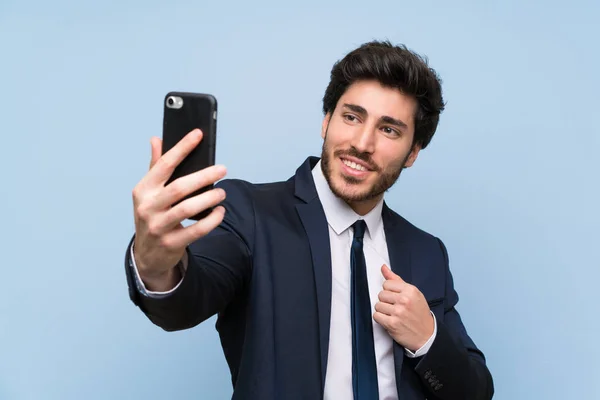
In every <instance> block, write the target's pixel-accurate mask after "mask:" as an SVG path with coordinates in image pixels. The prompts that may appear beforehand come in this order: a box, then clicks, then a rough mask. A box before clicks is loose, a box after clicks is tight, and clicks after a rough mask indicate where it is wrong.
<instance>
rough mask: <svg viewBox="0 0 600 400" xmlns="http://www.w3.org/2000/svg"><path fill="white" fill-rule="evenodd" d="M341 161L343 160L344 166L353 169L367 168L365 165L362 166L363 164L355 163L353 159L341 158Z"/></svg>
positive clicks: (361, 169) (363, 169)
mask: <svg viewBox="0 0 600 400" xmlns="http://www.w3.org/2000/svg"><path fill="white" fill-rule="evenodd" d="M342 162H343V163H344V164H345V165H346V166H348V167H350V168H352V169H355V170H357V171H367V169H366V168H365V167H363V166H362V165H360V164H357V163H355V162H354V161H348V160H342Z"/></svg>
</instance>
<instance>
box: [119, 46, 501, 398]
mask: <svg viewBox="0 0 600 400" xmlns="http://www.w3.org/2000/svg"><path fill="white" fill-rule="evenodd" d="M443 108H444V103H443V99H442V91H441V85H440V81H439V79H438V77H437V75H436V74H435V72H434V71H433V70H432V69H430V68H429V67H428V65H427V64H426V63H425V62H424V61H423V59H422V58H420V57H419V56H418V55H416V54H415V53H413V52H411V51H409V50H408V49H406V48H405V47H404V46H394V45H392V44H391V43H389V42H376V41H375V42H370V43H365V44H364V45H362V46H360V47H358V48H357V49H355V50H353V51H352V52H350V53H349V54H348V55H346V56H345V57H344V58H343V59H342V60H340V61H339V62H337V63H336V64H335V65H334V67H333V69H332V71H331V81H330V83H329V85H328V87H327V89H326V91H325V95H324V97H323V111H324V114H325V116H324V119H323V123H322V127H321V136H322V138H323V149H322V153H321V157H320V158H317V157H308V158H307V159H306V161H305V162H304V163H303V164H302V165H301V166H300V167H299V168H298V169H297V171H296V173H295V174H294V175H293V176H292V177H291V178H290V179H289V180H287V181H283V182H274V183H268V184H252V183H249V182H246V181H243V180H233V179H222V178H224V177H225V168H224V167H223V166H213V167H209V168H207V169H204V170H202V171H198V172H196V173H193V174H190V175H188V176H185V177H182V178H180V179H178V180H176V181H174V182H172V183H170V184H168V185H165V182H166V181H167V179H168V178H169V176H170V175H171V173H172V172H173V169H174V168H175V166H176V165H178V163H180V162H181V161H182V160H183V158H184V157H185V156H186V155H187V154H188V153H189V152H190V151H191V150H192V149H193V148H194V147H195V146H196V145H197V144H198V143H199V142H200V141H201V139H202V133H201V132H199V131H193V132H191V133H190V134H189V135H187V136H186V137H185V138H184V139H183V140H182V141H181V142H180V143H179V144H178V145H177V146H175V147H174V148H173V149H171V150H170V151H168V152H167V153H165V154H164V155H161V147H160V146H161V144H160V140H159V139H158V138H153V139H152V160H151V167H150V170H149V172H148V174H147V175H146V176H144V177H143V178H142V180H141V181H140V182H139V183H138V184H137V185H136V187H135V188H134V190H133V201H134V218H135V235H134V236H133V238H132V239H131V242H130V244H129V246H128V247H127V251H126V259H125V270H126V276H127V280H128V285H129V295H130V298H131V300H132V301H133V302H134V303H135V304H136V305H138V306H139V307H140V309H141V310H142V311H143V312H144V313H145V314H146V315H147V316H148V318H149V319H150V320H151V321H152V322H153V323H154V324H156V325H158V326H159V327H161V328H163V329H165V330H167V331H175V330H182V329H188V328H191V327H193V326H195V325H197V324H199V323H201V322H203V321H205V320H206V319H208V318H209V317H211V316H213V315H215V314H217V315H218V319H217V326H216V327H217V330H218V333H219V335H220V339H221V343H222V347H223V351H224V355H225V357H226V360H227V363H228V365H229V368H230V371H231V377H232V383H233V387H234V392H233V398H234V399H260V400H270V399H335V400H346V399H348V400H350V399H360V400H367V399H388V400H389V399H400V400H416V399H425V398H428V399H441V400H450V399H452V400H455V399H456V400H459V399H460V400H487V399H491V398H492V395H493V392H494V388H493V381H492V377H491V374H490V372H489V370H488V368H487V366H486V360H485V358H484V355H483V353H482V351H481V350H479V349H478V347H477V346H476V345H475V343H474V342H473V340H472V339H471V338H470V337H469V335H468V333H467V330H466V328H465V326H464V325H463V323H462V322H461V318H460V316H459V314H458V312H457V310H456V308H455V306H456V304H457V302H458V295H457V293H456V291H455V289H454V285H453V279H452V274H451V272H450V269H449V262H448V253H447V251H446V248H445V246H444V244H443V242H442V241H441V240H440V239H439V238H437V237H435V236H434V235H431V234H429V233H426V232H424V231H422V230H420V229H419V228H417V227H415V226H414V225H412V224H411V223H410V222H408V221H407V220H406V219H404V218H403V217H401V216H400V215H399V214H397V213H396V212H394V211H392V209H390V208H389V206H388V205H387V204H386V203H385V201H384V193H385V191H386V190H387V189H389V188H390V187H391V186H392V185H393V184H394V183H395V182H396V180H397V179H398V177H399V176H400V173H401V172H402V171H403V170H404V169H406V168H409V167H411V166H412V165H413V164H414V163H415V160H416V159H417V156H418V154H419V152H420V151H421V150H423V149H424V148H425V147H426V146H427V145H428V144H429V142H430V141H431V139H432V137H433V135H434V133H435V130H436V127H437V124H438V120H439V115H440V113H441V112H442V110H443ZM214 182H218V183H216V187H215V188H214V189H213V190H210V191H208V192H206V193H204V194H201V195H198V196H196V197H193V198H190V199H188V200H185V201H183V202H181V203H179V204H177V205H176V206H174V207H172V204H175V203H177V201H178V200H179V199H181V198H183V197H184V196H186V195H187V194H189V193H192V192H193V191H195V190H196V189H198V188H200V187H204V186H206V185H208V184H211V183H214ZM213 206H214V209H213V211H212V212H211V213H210V215H209V216H207V217H206V218H204V219H202V220H200V221H198V222H196V223H194V224H192V225H190V226H187V227H183V225H182V224H181V221H183V220H184V219H186V218H189V217H190V216H193V215H196V214H197V213H198V212H200V211H202V210H205V209H207V208H208V207H213Z"/></svg>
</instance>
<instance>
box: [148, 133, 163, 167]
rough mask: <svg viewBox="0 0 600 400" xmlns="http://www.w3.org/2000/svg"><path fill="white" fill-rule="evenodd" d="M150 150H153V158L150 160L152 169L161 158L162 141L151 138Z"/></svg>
mask: <svg viewBox="0 0 600 400" xmlns="http://www.w3.org/2000/svg"><path fill="white" fill-rule="evenodd" d="M150 148H151V150H152V154H151V158H150V169H152V167H154V164H156V162H157V161H158V159H159V158H160V154H161V152H162V140H161V139H160V138H157V137H152V138H150Z"/></svg>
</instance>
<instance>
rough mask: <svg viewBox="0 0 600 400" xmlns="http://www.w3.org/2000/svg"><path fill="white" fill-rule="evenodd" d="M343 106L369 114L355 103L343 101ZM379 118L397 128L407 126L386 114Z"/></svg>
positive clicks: (361, 113) (362, 113)
mask: <svg viewBox="0 0 600 400" xmlns="http://www.w3.org/2000/svg"><path fill="white" fill-rule="evenodd" d="M344 107H346V108H348V109H349V110H351V111H354V112H355V113H357V114H360V115H362V116H366V115H368V114H369V113H368V112H367V110H366V109H365V108H364V107H362V106H359V105H357V104H349V103H344ZM380 120H381V121H382V122H384V123H386V124H390V125H395V126H397V127H399V128H403V129H407V128H408V125H406V124H405V123H404V122H402V121H400V120H399V119H396V118H392V117H389V116H387V115H384V116H383V117H381V118H380Z"/></svg>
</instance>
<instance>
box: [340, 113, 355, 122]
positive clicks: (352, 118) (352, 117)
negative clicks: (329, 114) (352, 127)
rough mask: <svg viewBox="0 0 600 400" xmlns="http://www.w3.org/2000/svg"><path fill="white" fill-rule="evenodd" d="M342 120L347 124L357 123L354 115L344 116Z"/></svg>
mask: <svg viewBox="0 0 600 400" xmlns="http://www.w3.org/2000/svg"><path fill="white" fill-rule="evenodd" d="M343 118H344V119H345V120H346V121H348V122H358V118H357V117H356V115H352V114H344V116H343Z"/></svg>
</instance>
